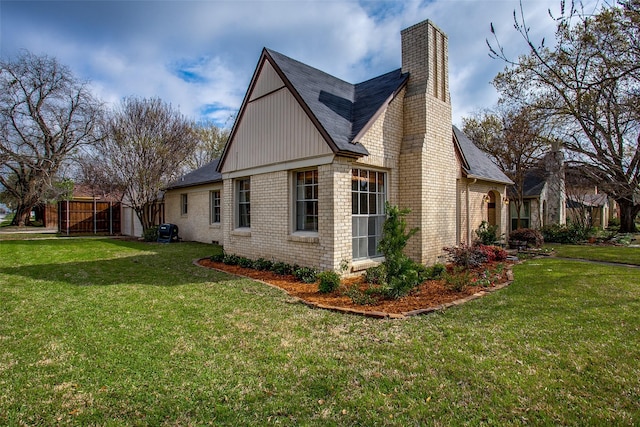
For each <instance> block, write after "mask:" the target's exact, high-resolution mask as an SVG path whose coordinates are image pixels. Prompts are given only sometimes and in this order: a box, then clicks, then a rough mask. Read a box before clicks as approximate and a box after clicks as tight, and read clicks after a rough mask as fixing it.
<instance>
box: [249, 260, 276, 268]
mask: <svg viewBox="0 0 640 427" xmlns="http://www.w3.org/2000/svg"><path fill="white" fill-rule="evenodd" d="M272 267H273V262H271V261H269V260H266V259H264V258H258V259H257V260H255V261H254V262H253V268H255V269H256V270H260V271H269V270H271V268H272Z"/></svg>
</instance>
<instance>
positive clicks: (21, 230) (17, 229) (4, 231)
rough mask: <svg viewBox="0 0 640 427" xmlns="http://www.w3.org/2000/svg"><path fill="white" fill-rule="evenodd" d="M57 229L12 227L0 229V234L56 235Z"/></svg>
mask: <svg viewBox="0 0 640 427" xmlns="http://www.w3.org/2000/svg"><path fill="white" fill-rule="evenodd" d="M57 232H58V229H57V228H45V227H17V226H14V225H11V226H8V227H0V234H15V233H20V234H56V233H57Z"/></svg>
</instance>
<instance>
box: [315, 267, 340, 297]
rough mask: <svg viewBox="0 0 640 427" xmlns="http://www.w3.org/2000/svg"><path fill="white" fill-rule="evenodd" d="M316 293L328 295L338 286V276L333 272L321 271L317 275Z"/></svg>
mask: <svg viewBox="0 0 640 427" xmlns="http://www.w3.org/2000/svg"><path fill="white" fill-rule="evenodd" d="M318 279H319V280H320V283H319V284H318V291H319V292H320V293H323V294H328V293H331V292H333V291H335V290H336V289H338V287H339V286H340V275H339V274H338V273H336V272H335V271H323V272H321V273H318Z"/></svg>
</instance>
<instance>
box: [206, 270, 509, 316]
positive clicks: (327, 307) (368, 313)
mask: <svg viewBox="0 0 640 427" xmlns="http://www.w3.org/2000/svg"><path fill="white" fill-rule="evenodd" d="M206 259H209V258H208V257H205V258H198V259H194V260H193V264H194V265H196V266H198V267H200V268H207V269H210V270H216V271H219V272H221V273H225V274H230V275H232V276H236V277H242V278H244V279H249V280H253V281H254V282H258V283H263V284H265V285H267V286H269V287H271V288H274V289H278V290H280V291H282V292H284V293H286V294H287V295H288V296H289V297H290V298H292V299H293V300H294V302H296V303H301V304H304V305H306V306H307V307H309V308H318V309H322V310H329V311H335V312H339V313H345V314H355V315H358V316H364V317H370V318H374V319H407V318H410V317H415V316H420V315H427V314H431V313H435V312H438V311H443V310H446V309H447V308H451V307H456V306H459V305H462V304H464V303H466V302H469V301H473V300H475V299H478V298H481V297H483V296H485V295H487V294H491V293H493V292H496V291H499V290H500V289H504V288H506V287H507V286H509V285H511V283H513V270H511V268H509V269H508V270H507V272H506V274H507V281H506V282H504V283H500V284H497V285H495V286H492V287H490V288H486V290H483V291H480V292H476V293H475V294H473V295H469V296H468V297H465V298H461V299H459V300H455V301H452V302H448V303H444V304H440V305H437V306H434V307H427V308H421V309H417V310H412V311H406V312H402V313H387V312H384V311H365V310H356V309H353V308H347V307H338V306H331V305H324V304H318V303H316V302H311V301H306V300H304V299H302V298H300V297H297V296H294V295H291V294H290V293H289V292H287V290H286V289H283V288H281V287H279V286H277V285H273V284H271V283H269V282H265V281H264V280H260V279H254V278H253V277H249V276H244V275H242V274H236V273H229V272H227V271H224V270H221V269H218V268H215V267H207V266H204V265H202V264H200V261H203V260H206Z"/></svg>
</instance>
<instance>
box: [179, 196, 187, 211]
mask: <svg viewBox="0 0 640 427" xmlns="http://www.w3.org/2000/svg"><path fill="white" fill-rule="evenodd" d="M188 205H189V204H188V199H187V194H181V195H180V214H181V215H186V214H187V212H188Z"/></svg>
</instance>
